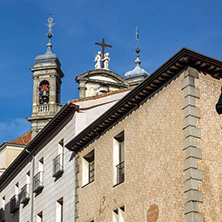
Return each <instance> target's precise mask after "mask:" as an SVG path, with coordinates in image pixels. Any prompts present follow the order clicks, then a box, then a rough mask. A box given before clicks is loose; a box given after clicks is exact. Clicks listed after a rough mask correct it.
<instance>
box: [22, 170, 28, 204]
mask: <svg viewBox="0 0 222 222" xmlns="http://www.w3.org/2000/svg"><path fill="white" fill-rule="evenodd" d="M29 199H30V171H29V172H28V173H27V174H26V184H25V185H24V186H23V187H22V188H21V192H20V203H22V204H25V203H27V202H28V201H29Z"/></svg>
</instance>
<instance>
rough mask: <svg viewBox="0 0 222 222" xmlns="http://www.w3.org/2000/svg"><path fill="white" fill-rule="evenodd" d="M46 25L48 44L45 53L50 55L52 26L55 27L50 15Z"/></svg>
mask: <svg viewBox="0 0 222 222" xmlns="http://www.w3.org/2000/svg"><path fill="white" fill-rule="evenodd" d="M46 25H47V26H48V28H49V30H48V33H47V36H48V38H49V42H48V44H47V45H46V46H47V52H46V53H52V44H51V38H52V36H53V33H52V26H53V25H55V23H53V18H52V14H49V18H48V23H47V24H46Z"/></svg>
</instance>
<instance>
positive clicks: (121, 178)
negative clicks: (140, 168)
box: [116, 161, 124, 184]
mask: <svg viewBox="0 0 222 222" xmlns="http://www.w3.org/2000/svg"><path fill="white" fill-rule="evenodd" d="M116 170H117V181H116V183H117V184H119V183H122V182H123V181H124V161H123V162H121V163H119V164H118V165H116Z"/></svg>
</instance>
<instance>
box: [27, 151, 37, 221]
mask: <svg viewBox="0 0 222 222" xmlns="http://www.w3.org/2000/svg"><path fill="white" fill-rule="evenodd" d="M26 152H27V153H29V154H31V155H32V184H31V187H32V189H31V192H32V195H31V222H33V211H34V192H33V190H34V175H35V172H34V171H35V156H34V155H33V153H32V152H30V151H28V150H26Z"/></svg>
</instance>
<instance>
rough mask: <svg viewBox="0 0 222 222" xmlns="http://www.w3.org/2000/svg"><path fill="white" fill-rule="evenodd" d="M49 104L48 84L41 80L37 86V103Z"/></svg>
mask: <svg viewBox="0 0 222 222" xmlns="http://www.w3.org/2000/svg"><path fill="white" fill-rule="evenodd" d="M48 102H49V82H48V81H46V80H43V81H42V82H41V83H40V85H39V103H40V104H45V103H48Z"/></svg>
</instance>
